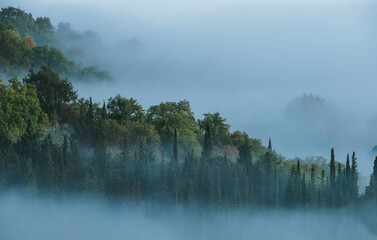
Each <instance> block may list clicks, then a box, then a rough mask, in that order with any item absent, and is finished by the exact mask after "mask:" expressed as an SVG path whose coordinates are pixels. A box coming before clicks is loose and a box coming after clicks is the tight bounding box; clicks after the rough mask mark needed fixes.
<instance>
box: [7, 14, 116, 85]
mask: <svg viewBox="0 0 377 240" xmlns="http://www.w3.org/2000/svg"><path fill="white" fill-rule="evenodd" d="M59 26H60V27H59V28H58V29H57V30H56V29H55V27H54V26H53V25H52V23H51V21H50V19H49V18H47V17H37V18H36V19H34V18H33V16H32V14H30V13H26V12H24V11H22V10H21V9H19V8H14V7H7V8H3V9H1V11H0V75H7V76H9V75H14V74H23V73H25V72H27V71H28V70H29V69H34V70H38V69H39V68H40V67H41V66H42V65H43V64H47V65H49V66H51V67H53V68H54V69H55V70H56V71H57V72H58V73H59V74H62V75H63V76H65V77H72V78H75V79H79V80H109V79H111V76H110V74H109V73H108V72H107V71H103V70H100V69H98V68H97V67H94V66H83V64H82V63H80V62H74V61H72V60H70V59H68V58H67V57H66V56H65V54H63V52H62V51H61V50H65V52H68V50H67V46H66V44H65V42H66V41H67V40H66V38H67V37H66V35H67V34H68V32H69V30H70V28H68V27H67V26H66V25H64V24H60V25H59ZM64 26H66V27H65V28H64ZM72 32H73V31H72V30H70V32H69V33H72ZM71 37H72V36H71Z"/></svg>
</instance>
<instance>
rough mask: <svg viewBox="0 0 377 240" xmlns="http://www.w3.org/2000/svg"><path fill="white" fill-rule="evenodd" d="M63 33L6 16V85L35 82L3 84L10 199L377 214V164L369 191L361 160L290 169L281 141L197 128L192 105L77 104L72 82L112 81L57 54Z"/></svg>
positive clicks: (0, 44) (11, 12)
mask: <svg viewBox="0 0 377 240" xmlns="http://www.w3.org/2000/svg"><path fill="white" fill-rule="evenodd" d="M66 27H67V26H66ZM59 29H60V30H58V31H56V30H55V28H54V27H53V26H52V24H51V22H50V20H49V19H48V18H37V19H33V18H32V16H31V14H27V13H25V12H23V11H22V10H20V9H17V8H12V7H9V8H5V9H2V11H1V12H0V66H1V68H0V70H1V73H2V74H3V75H14V74H15V73H22V72H24V71H26V69H27V70H28V74H27V76H25V77H24V78H23V79H22V80H20V79H19V78H18V77H17V76H14V77H12V78H10V79H7V80H8V81H7V82H4V81H2V80H1V81H0V187H1V190H2V192H5V191H8V190H10V189H21V190H23V191H26V192H27V193H28V194H29V195H30V196H52V197H55V198H60V197H61V198H64V197H66V196H69V195H70V194H85V195H89V196H95V197H99V196H101V197H105V198H107V199H110V200H112V201H121V202H123V201H127V202H136V203H142V202H153V203H155V204H158V205H162V206H174V207H175V208H177V209H182V208H193V207H206V208H214V209H229V208H236V209H268V208H274V209H277V208H281V209H304V210H314V209H336V210H342V211H343V210H348V209H357V210H364V209H366V206H368V207H370V208H368V212H373V213H375V212H376V211H377V182H376V181H377V157H376V159H375V161H374V167H373V169H372V171H371V172H372V174H371V175H370V183H369V185H368V186H367V188H366V189H365V191H364V190H363V189H361V190H359V187H358V177H359V173H358V164H357V155H356V153H355V152H352V150H351V152H350V154H348V155H347V156H335V150H334V149H333V148H331V146H329V161H327V160H326V159H325V158H323V157H309V158H306V159H300V158H295V159H286V158H285V157H284V156H281V155H279V154H278V153H277V152H275V151H274V148H273V144H272V141H271V139H269V142H268V145H267V146H263V145H262V141H261V140H260V139H255V138H253V137H252V136H249V135H248V134H247V133H245V132H241V131H231V130H230V126H229V124H228V123H227V122H226V119H225V118H223V117H222V116H221V115H220V114H219V113H207V114H204V116H202V117H201V118H200V119H197V118H196V117H195V115H194V113H193V111H192V110H191V107H190V103H189V102H188V101H186V100H183V101H180V102H161V103H160V104H158V105H153V106H151V107H149V108H148V109H145V108H143V106H141V105H140V104H139V103H138V101H137V100H136V99H133V98H128V97H127V96H122V95H116V96H114V97H111V98H109V99H108V100H107V101H106V102H100V103H98V102H93V100H92V98H89V99H84V98H78V94H77V91H76V90H75V89H74V86H73V84H72V83H71V81H70V80H69V79H68V77H74V78H77V79H82V80H86V79H91V78H92V77H96V78H100V79H102V78H106V79H107V78H108V77H109V75H108V73H107V72H103V71H100V70H98V69H95V68H87V67H82V66H81V65H80V64H77V63H74V62H72V61H70V60H68V59H67V58H66V57H65V56H64V55H63V54H62V52H61V51H59V50H58V49H57V48H55V47H51V46H48V45H47V44H56V45H59V44H60V43H59V41H60V40H61V38H60V37H59V36H60V35H59V34H61V33H59V31H61V29H63V25H60V27H59ZM313 154H314V155H315V153H313ZM360 192H362V194H361V195H360V194H359V193H360ZM372 216H373V217H372V218H371V219H372V220H371V221H370V222H373V221H375V219H376V218H375V216H376V214H374V215H372ZM368 221H369V219H368Z"/></svg>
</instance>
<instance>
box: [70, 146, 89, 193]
mask: <svg viewBox="0 0 377 240" xmlns="http://www.w3.org/2000/svg"><path fill="white" fill-rule="evenodd" d="M84 175H85V172H84V169H83V166H82V163H81V157H80V152H79V149H78V145H77V141H76V140H74V141H72V143H71V158H70V161H69V163H68V167H67V177H68V179H69V187H70V188H71V189H73V190H80V189H82V188H83V177H84Z"/></svg>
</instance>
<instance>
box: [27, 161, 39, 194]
mask: <svg viewBox="0 0 377 240" xmlns="http://www.w3.org/2000/svg"><path fill="white" fill-rule="evenodd" d="M26 169H27V172H26V183H27V188H28V193H29V194H30V195H32V196H35V195H36V194H37V175H36V174H35V171H34V169H33V161H32V160H31V158H28V159H27V161H26Z"/></svg>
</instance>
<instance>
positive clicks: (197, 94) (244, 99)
mask: <svg viewBox="0 0 377 240" xmlns="http://www.w3.org/2000/svg"><path fill="white" fill-rule="evenodd" d="M8 5H13V6H19V7H21V8H22V9H24V10H25V11H27V12H31V13H33V15H34V16H35V17H36V16H48V17H50V18H51V20H52V22H53V23H54V25H56V26H57V24H58V23H59V22H69V23H71V26H72V28H73V29H75V30H77V31H79V32H85V31H86V30H93V31H95V32H97V33H98V36H99V37H98V41H97V42H95V43H94V44H82V45H84V46H81V47H83V48H84V49H85V51H86V55H85V56H84V57H83V58H82V59H81V60H82V61H84V62H87V63H88V64H89V63H90V64H96V65H98V66H100V67H101V68H104V69H107V70H109V71H110V73H111V74H112V75H113V76H114V82H111V83H97V84H88V83H83V82H76V83H75V84H74V85H75V87H76V88H78V89H79V94H80V96H83V97H89V96H93V97H94V99H95V100H97V101H102V100H103V99H107V98H108V97H110V96H113V95H115V94H116V93H120V94H122V95H123V96H125V97H134V98H136V99H138V101H139V102H140V103H141V104H143V105H144V107H145V108H147V107H148V106H150V105H153V104H158V103H160V102H161V101H178V100H182V99H187V100H189V101H190V102H191V105H192V109H193V111H194V112H195V114H196V117H197V118H200V117H201V116H202V114H203V113H205V112H220V113H221V114H222V115H223V116H224V117H225V118H227V120H228V122H229V124H230V125H231V126H232V130H237V129H240V130H242V131H246V132H248V133H249V134H250V135H251V136H252V137H256V138H261V139H262V140H263V142H264V143H266V141H267V139H268V138H269V137H271V138H272V139H273V145H274V149H276V151H277V152H279V153H281V154H283V155H284V156H286V157H295V156H300V157H305V156H311V155H322V156H325V157H328V156H329V152H330V151H329V150H330V148H331V147H335V149H336V157H337V160H338V161H342V162H343V161H344V160H345V156H346V154H347V153H348V152H352V151H356V152H357V155H358V156H359V157H358V161H359V168H360V171H361V172H362V173H363V174H364V175H368V174H369V173H370V169H371V166H372V160H373V156H372V152H371V149H372V147H373V146H374V145H376V144H377V134H376V133H377V123H376V118H377V117H376V116H377V109H376V107H375V102H376V100H377V94H375V89H376V77H377V69H376V67H375V66H376V60H377V51H376V50H377V48H376V44H375V43H376V42H377V41H376V40H377V32H376V28H375V23H376V16H377V14H376V13H377V4H376V3H375V2H374V1H369V0H360V1H351V0H346V1H338V0H328V1H325V0H313V1H298V0H297V1H296V0H285V1H283V0H268V1H258V0H250V1H246V0H234V1H231V0H221V1H212V0H204V1H198V0H194V1H182V0H179V1H173V0H162V1H152V0H138V1H136V0H125V1H120V0H109V1H105V2H104V1H88V0H77V1H73V0H54V1H52V0H51V1H49V0H34V1H20V0H3V1H2V2H1V3H0V6H1V7H4V6H8ZM304 93H307V94H310V93H313V94H314V95H319V96H320V97H322V98H323V99H325V104H323V105H321V106H320V107H319V108H315V109H313V110H308V108H309V109H310V108H311V106H308V107H304V108H300V107H296V106H295V105H294V104H293V105H292V103H294V102H295V101H296V100H295V99H296V98H297V97H300V96H302V94H304ZM305 111H308V112H305ZM303 113H305V114H309V116H311V118H310V121H308V119H307V118H305V117H302V115H303ZM305 114H304V115H305ZM313 126H314V127H313Z"/></svg>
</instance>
